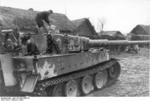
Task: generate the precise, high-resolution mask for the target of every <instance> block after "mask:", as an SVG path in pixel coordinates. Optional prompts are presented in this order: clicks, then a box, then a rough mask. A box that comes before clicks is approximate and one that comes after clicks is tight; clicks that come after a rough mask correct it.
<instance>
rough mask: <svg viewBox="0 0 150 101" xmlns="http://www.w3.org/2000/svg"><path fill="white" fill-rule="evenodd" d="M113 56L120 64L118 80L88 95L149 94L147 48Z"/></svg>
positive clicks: (149, 63)
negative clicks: (135, 52) (137, 51)
mask: <svg viewBox="0 0 150 101" xmlns="http://www.w3.org/2000/svg"><path fill="white" fill-rule="evenodd" d="M115 57H117V58H118V59H119V62H120V64H121V66H122V71H121V75H120V77H119V80H118V81H117V82H116V83H115V84H114V85H112V86H110V87H108V88H105V89H103V90H100V91H96V92H93V93H91V94H89V95H88V96H149V68H150V57H149V50H148V49H141V51H140V52H139V54H127V53H123V54H120V55H117V56H115Z"/></svg>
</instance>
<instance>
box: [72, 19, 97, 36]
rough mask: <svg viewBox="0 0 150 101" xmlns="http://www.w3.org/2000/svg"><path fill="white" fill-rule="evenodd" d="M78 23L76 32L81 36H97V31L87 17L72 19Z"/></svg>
mask: <svg viewBox="0 0 150 101" xmlns="http://www.w3.org/2000/svg"><path fill="white" fill-rule="evenodd" d="M72 22H73V23H74V24H75V25H76V32H77V33H78V34H79V35H80V36H85V37H89V38H94V37H96V36H97V34H96V31H95V29H94V27H93V25H92V24H91V22H90V21H89V19H87V18H82V19H77V20H73V21H72Z"/></svg>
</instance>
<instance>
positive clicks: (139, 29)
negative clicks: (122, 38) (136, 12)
mask: <svg viewBox="0 0 150 101" xmlns="http://www.w3.org/2000/svg"><path fill="white" fill-rule="evenodd" d="M127 38H128V39H129V40H150V25H137V26H135V27H134V28H133V29H132V30H131V32H130V33H129V34H127Z"/></svg>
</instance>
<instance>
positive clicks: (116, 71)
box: [108, 63, 121, 79]
mask: <svg viewBox="0 0 150 101" xmlns="http://www.w3.org/2000/svg"><path fill="white" fill-rule="evenodd" d="M120 71H121V67H120V65H119V63H117V64H115V65H113V66H112V67H111V68H109V69H108V75H109V77H110V78H111V79H117V78H118V77H119V75H120Z"/></svg>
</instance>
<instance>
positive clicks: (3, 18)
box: [0, 7, 75, 33]
mask: <svg viewBox="0 0 150 101" xmlns="http://www.w3.org/2000/svg"><path fill="white" fill-rule="evenodd" d="M36 14H37V11H30V10H23V9H17V8H10V7H0V25H1V26H2V28H16V27H18V28H19V29H20V30H35V29H36V27H35V26H36V23H35V20H34V19H35V16H36ZM50 19H51V23H52V24H53V25H55V26H56V28H57V29H59V30H60V32H66V33H68V32H73V31H74V29H75V25H74V24H73V23H72V22H71V21H70V20H69V19H68V18H67V17H66V16H65V15H64V14H59V13H54V14H52V16H50Z"/></svg>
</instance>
